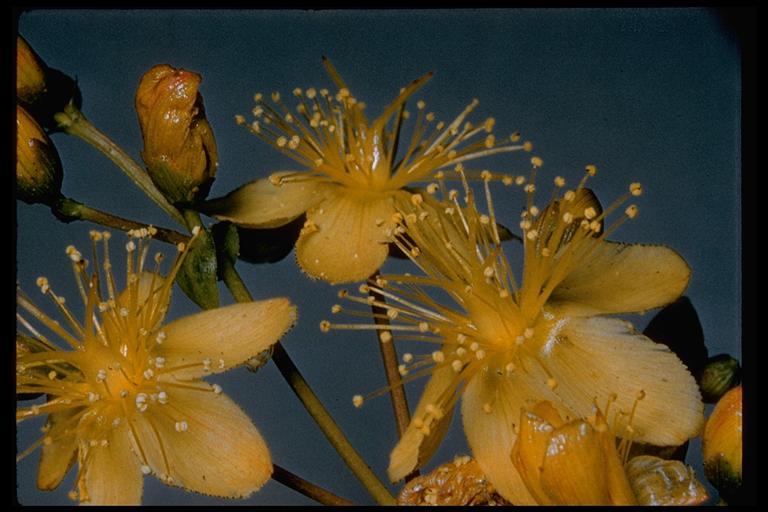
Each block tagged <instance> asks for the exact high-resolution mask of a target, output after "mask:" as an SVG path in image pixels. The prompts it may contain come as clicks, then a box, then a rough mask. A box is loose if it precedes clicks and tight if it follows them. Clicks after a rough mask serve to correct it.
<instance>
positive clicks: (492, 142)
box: [485, 134, 496, 149]
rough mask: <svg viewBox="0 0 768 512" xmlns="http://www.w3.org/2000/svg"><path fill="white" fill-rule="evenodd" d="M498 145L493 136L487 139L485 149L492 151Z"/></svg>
mask: <svg viewBox="0 0 768 512" xmlns="http://www.w3.org/2000/svg"><path fill="white" fill-rule="evenodd" d="M495 144H496V137H495V136H494V135H493V134H490V135H488V136H487V137H486V138H485V147H486V148H488V149H491V148H492V147H493V146H494V145H495Z"/></svg>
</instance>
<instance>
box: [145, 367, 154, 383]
mask: <svg viewBox="0 0 768 512" xmlns="http://www.w3.org/2000/svg"><path fill="white" fill-rule="evenodd" d="M154 376H155V372H153V371H152V369H151V368H147V369H146V370H144V378H145V379H146V380H150V379H151V378H152V377H154Z"/></svg>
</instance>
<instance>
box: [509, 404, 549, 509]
mask: <svg viewBox="0 0 768 512" xmlns="http://www.w3.org/2000/svg"><path fill="white" fill-rule="evenodd" d="M542 403H543V404H549V402H542ZM549 407H552V406H551V404H549ZM553 409H554V408H553ZM554 429H555V425H553V424H552V423H550V422H548V421H547V420H545V419H544V418H542V417H540V416H539V415H537V414H535V413H534V412H531V411H522V413H521V414H520V431H519V433H518V435H517V439H516V440H515V445H514V448H513V449H512V463H513V464H514V465H515V468H517V470H518V471H519V472H520V476H521V477H522V479H523V481H524V482H525V485H526V486H527V488H528V491H529V492H530V493H531V494H532V495H533V496H534V498H535V499H536V501H537V502H538V503H539V504H541V505H549V504H551V500H550V499H549V497H548V496H547V494H546V493H545V492H544V490H543V489H542V488H541V468H542V466H543V465H544V454H545V453H546V451H547V445H548V444H549V440H550V438H551V437H552V432H553V431H554Z"/></svg>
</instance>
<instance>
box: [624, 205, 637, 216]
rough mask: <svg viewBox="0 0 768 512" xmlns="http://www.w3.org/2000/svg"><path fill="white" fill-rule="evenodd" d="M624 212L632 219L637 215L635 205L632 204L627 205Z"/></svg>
mask: <svg viewBox="0 0 768 512" xmlns="http://www.w3.org/2000/svg"><path fill="white" fill-rule="evenodd" d="M624 213H625V214H626V216H627V217H629V218H630V219H634V218H635V217H636V216H637V206H636V205H634V204H632V205H629V206H627V209H626V210H624Z"/></svg>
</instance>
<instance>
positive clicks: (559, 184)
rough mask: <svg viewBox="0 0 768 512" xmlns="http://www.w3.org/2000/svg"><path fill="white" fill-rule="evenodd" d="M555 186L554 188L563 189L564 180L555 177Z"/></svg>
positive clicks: (560, 177)
mask: <svg viewBox="0 0 768 512" xmlns="http://www.w3.org/2000/svg"><path fill="white" fill-rule="evenodd" d="M555 186H556V187H564V186H565V179H564V178H563V177H562V176H555Z"/></svg>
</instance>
